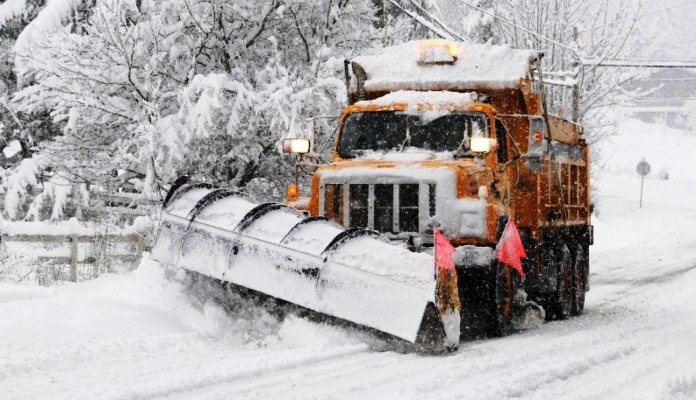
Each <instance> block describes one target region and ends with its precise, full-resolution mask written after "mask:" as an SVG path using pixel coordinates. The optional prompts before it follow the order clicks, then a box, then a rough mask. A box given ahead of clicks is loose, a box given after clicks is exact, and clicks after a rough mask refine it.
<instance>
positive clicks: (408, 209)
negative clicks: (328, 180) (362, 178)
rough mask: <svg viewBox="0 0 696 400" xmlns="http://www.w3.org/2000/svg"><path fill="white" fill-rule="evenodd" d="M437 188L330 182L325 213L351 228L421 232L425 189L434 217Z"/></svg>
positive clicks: (326, 215)
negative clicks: (420, 222)
mask: <svg viewBox="0 0 696 400" xmlns="http://www.w3.org/2000/svg"><path fill="white" fill-rule="evenodd" d="M435 189H436V187H435V184H427V185H420V184H418V183H401V184H326V185H324V207H323V214H324V216H325V217H327V218H329V219H332V220H334V221H336V222H338V223H339V224H341V225H343V226H346V227H350V228H372V229H375V230H378V231H380V232H391V233H401V232H418V231H419V226H420V224H419V220H420V216H421V201H420V199H421V190H423V191H426V192H427V193H423V195H424V196H427V210H424V211H425V213H424V214H427V216H434V215H435V213H436V207H435V199H436V197H435ZM346 195H347V198H346ZM346 206H347V210H346V209H345V208H346ZM345 221H348V224H346V223H345Z"/></svg>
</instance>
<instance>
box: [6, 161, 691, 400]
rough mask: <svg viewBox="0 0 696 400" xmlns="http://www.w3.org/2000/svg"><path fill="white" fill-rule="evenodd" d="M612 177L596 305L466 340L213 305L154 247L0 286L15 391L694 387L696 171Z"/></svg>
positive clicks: (596, 260)
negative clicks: (87, 269)
mask: <svg viewBox="0 0 696 400" xmlns="http://www.w3.org/2000/svg"><path fill="white" fill-rule="evenodd" d="M639 188H640V180H639V178H638V177H637V176H635V173H633V174H630V173H626V172H625V171H608V172H605V173H604V174H603V176H602V178H601V179H600V180H599V182H598V187H597V189H598V190H597V191H596V193H597V207H596V209H595V212H596V216H595V218H594V224H595V245H594V246H593V247H592V248H591V258H592V259H591V269H592V275H591V282H592V284H591V285H592V286H591V291H590V292H589V293H588V297H587V304H586V312H585V314H584V315H583V316H581V317H578V318H574V319H570V320H567V321H560V322H552V323H546V324H544V325H543V326H541V327H540V328H537V329H534V330H529V331H524V332H517V333H515V334H513V335H511V336H509V337H506V338H502V339H491V340H473V341H468V342H465V343H462V344H461V346H460V349H459V351H458V352H456V353H454V354H450V355H445V356H424V355H419V354H411V353H405V352H402V351H399V349H397V348H394V347H393V346H392V345H390V344H387V343H384V342H382V341H381V340H379V339H376V338H374V337H372V336H370V335H369V334H368V333H365V332H361V331H353V330H350V329H348V328H343V327H335V326H326V325H319V324H316V323H313V322H309V321H306V320H304V319H300V318H296V317H290V318H288V319H286V320H285V321H283V322H278V321H276V320H275V319H274V318H272V317H270V316H269V315H268V314H266V313H265V312H264V311H262V310H261V309H259V308H249V309H243V310H240V311H238V312H236V313H234V314H233V315H229V314H226V313H225V312H224V311H223V310H222V309H221V308H220V307H218V306H215V305H212V304H206V305H201V304H199V303H197V302H196V300H195V299H194V298H193V297H192V296H190V295H187V294H185V293H184V291H183V289H182V287H181V285H180V284H179V283H177V282H174V281H169V280H167V279H165V278H164V273H163V271H162V269H161V268H160V266H159V265H158V264H157V263H156V262H153V261H149V260H145V261H144V262H143V263H142V265H141V266H140V268H139V269H138V270H136V271H135V272H133V273H131V274H128V275H106V276H102V277H101V278H99V279H97V280H94V281H89V282H83V283H79V284H70V283H65V284H62V285H59V286H55V287H50V288H44V287H37V286H29V285H14V284H8V283H0V399H143V398H171V399H192V398H193V399H261V398H263V399H265V398H276V399H293V398H296V399H330V398H336V399H383V398H387V399H389V398H393V399H423V398H433V399H509V398H515V399H558V398H563V399H618V398H630V399H694V398H696V290H695V289H694V288H695V287H696V181H694V180H693V179H692V180H688V179H686V180H684V179H681V180H676V179H670V180H659V179H648V180H646V182H645V197H644V206H643V208H640V209H639V208H638V194H639Z"/></svg>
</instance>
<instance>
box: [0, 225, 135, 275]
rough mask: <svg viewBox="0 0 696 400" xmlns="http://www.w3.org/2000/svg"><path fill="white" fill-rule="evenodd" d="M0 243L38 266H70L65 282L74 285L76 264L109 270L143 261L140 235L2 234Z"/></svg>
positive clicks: (133, 266)
mask: <svg viewBox="0 0 696 400" xmlns="http://www.w3.org/2000/svg"><path fill="white" fill-rule="evenodd" d="M0 242H2V243H3V244H4V245H5V246H6V247H18V248H22V249H24V251H31V253H32V254H31V258H32V259H35V260H36V262H37V263H39V264H47V263H48V264H52V265H69V268H70V272H69V278H68V280H69V281H71V282H76V281H77V271H78V265H95V264H97V263H101V264H102V265H106V269H107V271H110V270H111V267H110V266H111V264H112V263H126V264H130V265H132V268H135V267H136V266H137V265H138V263H139V262H140V259H141V258H142V254H143V242H144V238H143V236H141V235H139V234H126V235H120V234H106V235H104V234H97V235H76V234H72V235H50V234H14V235H7V234H3V235H2V236H0ZM13 245H14V246H13ZM27 249H28V250H27Z"/></svg>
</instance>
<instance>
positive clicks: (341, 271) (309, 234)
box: [151, 184, 459, 349]
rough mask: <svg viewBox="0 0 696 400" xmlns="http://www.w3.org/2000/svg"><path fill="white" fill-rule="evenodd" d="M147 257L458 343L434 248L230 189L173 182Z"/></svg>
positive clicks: (393, 330) (424, 338)
mask: <svg viewBox="0 0 696 400" xmlns="http://www.w3.org/2000/svg"><path fill="white" fill-rule="evenodd" d="M151 257H152V258H153V259H155V260H157V261H159V262H160V263H163V264H168V265H171V266H174V267H177V268H184V269H186V270H189V271H193V272H196V273H200V274H202V275H205V276H208V277H211V278H214V279H218V280H220V281H222V282H229V283H232V284H235V285H239V286H242V287H244V288H248V289H251V290H254V291H257V292H260V293H263V294H265V295H269V296H272V297H275V298H278V299H281V300H283V301H286V302H289V303H293V304H296V305H299V306H301V307H304V308H307V309H310V310H313V311H315V312H318V313H321V314H325V315H328V316H331V317H335V318H339V319H342V320H346V321H349V322H352V323H355V324H358V325H362V326H366V327H369V328H372V329H375V330H377V331H381V332H384V333H387V334H389V335H392V336H395V337H398V338H401V339H403V340H405V341H408V342H410V343H415V344H419V343H420V344H425V345H426V346H428V347H430V348H436V347H437V348H445V347H447V348H449V349H451V348H453V347H456V344H457V343H458V342H459V337H458V334H457V337H456V339H455V338H453V337H450V338H447V337H446V336H445V331H446V330H445V328H444V326H443V322H442V318H440V316H439V315H438V311H437V307H436V306H435V304H437V300H436V298H435V297H436V290H435V287H436V282H435V277H434V273H433V271H434V267H433V258H432V256H430V255H427V254H423V253H412V252H410V251H408V250H407V249H404V248H401V247H398V246H394V245H392V244H390V243H388V242H387V241H386V239H383V237H382V236H381V235H379V234H378V233H377V232H375V231H370V230H364V229H347V230H345V229H343V228H342V227H340V226H339V225H337V224H335V223H334V222H331V221H329V220H327V219H325V218H323V217H307V216H305V215H304V214H302V213H301V212H300V211H298V210H296V209H294V208H292V207H288V206H285V205H282V204H277V203H264V204H256V203H254V202H253V201H251V200H250V199H249V198H248V197H246V196H245V195H243V194H241V193H239V192H236V191H232V190H227V189H218V188H215V187H213V186H211V185H208V184H192V185H188V184H186V185H182V186H180V187H176V186H175V187H173V188H172V190H171V191H170V193H169V194H168V195H167V199H166V200H165V204H164V208H163V212H162V221H161V225H160V229H159V232H158V237H157V242H156V244H155V246H154V248H153V250H152V255H151ZM448 331H452V330H451V329H448ZM457 333H458V329H457Z"/></svg>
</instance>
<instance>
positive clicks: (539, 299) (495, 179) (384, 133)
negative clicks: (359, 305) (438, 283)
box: [284, 40, 593, 336]
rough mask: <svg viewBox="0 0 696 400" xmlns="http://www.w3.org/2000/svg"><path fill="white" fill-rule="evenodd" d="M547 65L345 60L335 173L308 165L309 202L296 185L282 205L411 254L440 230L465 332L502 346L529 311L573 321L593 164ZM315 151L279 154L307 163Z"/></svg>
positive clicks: (580, 291)
mask: <svg viewBox="0 0 696 400" xmlns="http://www.w3.org/2000/svg"><path fill="white" fill-rule="evenodd" d="M542 56H543V55H540V54H538V53H536V52H533V51H524V50H514V49H511V48H509V47H502V46H500V47H499V46H481V45H474V44H468V43H461V42H451V41H444V40H428V41H413V42H408V43H405V44H402V45H397V46H394V47H390V48H385V49H382V50H381V51H380V52H378V53H376V54H374V55H370V56H360V57H357V58H355V59H354V60H352V61H350V62H349V61H346V63H345V65H346V73H345V79H346V86H347V87H348V106H347V107H345V109H344V110H343V112H342V114H341V116H340V120H339V126H338V129H337V137H336V141H335V147H334V151H333V154H332V158H331V162H330V163H328V164H325V165H317V166H314V167H315V168H316V171H315V172H314V174H313V177H312V183H311V195H310V196H309V198H302V197H299V196H298V190H297V187H295V186H294V185H291V186H290V187H289V188H288V200H287V202H286V204H294V205H297V206H299V208H303V209H304V210H306V212H308V213H309V214H310V215H312V216H320V217H325V218H328V219H331V220H333V221H335V222H336V223H337V224H338V225H341V226H342V227H344V228H347V229H350V228H367V229H372V230H376V231H379V232H380V233H382V234H383V235H385V236H386V237H388V238H389V239H390V240H391V241H393V242H399V241H400V242H402V243H403V246H404V247H407V248H410V249H411V250H414V251H425V252H432V249H433V243H434V239H433V237H434V230H441V231H442V233H443V234H444V235H445V237H446V238H447V239H448V240H449V242H450V243H451V244H452V245H453V246H454V247H455V251H454V253H453V254H452V256H451V259H452V261H453V263H454V265H455V268H456V282H457V283H456V285H457V292H458V293H456V296H454V299H455V301H458V302H459V304H458V307H457V308H458V309H459V310H460V313H461V328H460V329H461V331H462V332H465V331H467V330H472V331H474V332H482V333H484V334H486V335H494V336H501V335H505V334H507V333H509V332H510V331H511V329H512V328H513V317H514V316H515V315H516V313H519V311H521V310H522V309H524V307H525V306H527V307H528V306H529V305H530V304H533V305H535V306H536V304H539V305H542V306H543V310H544V311H545V315H546V317H547V318H553V319H565V318H568V317H569V316H572V315H579V314H580V313H582V311H583V307H584V301H585V293H586V292H587V291H588V290H589V281H588V277H589V251H588V250H589V246H590V245H591V244H592V240H593V238H592V233H593V230H592V225H591V221H590V214H591V205H590V191H589V189H590V185H589V158H588V157H589V155H588V153H589V152H588V148H587V143H586V141H585V140H584V139H583V130H582V127H581V126H579V125H578V124H576V123H573V122H570V121H567V120H564V119H562V118H560V117H557V116H554V115H549V114H548V113H547V111H546V106H545V98H544V81H543V74H542V71H541V67H540V59H541V57H542ZM576 90H577V89H576ZM306 136H311V134H308V135H306ZM311 141H312V138H311V137H304V138H302V137H301V138H293V139H286V140H285V143H284V147H285V149H287V150H288V151H289V152H293V151H292V150H293V149H295V150H296V151H294V152H295V153H304V152H307V153H308V154H307V155H309V156H310V158H311ZM298 150H299V151H298ZM302 165H303V164H302V163H300V166H302ZM305 165H309V163H306V164H305ZM520 243H521V246H519V244H520ZM515 245H517V246H515ZM515 247H517V251H514V248H515ZM520 247H521V248H522V249H523V252H521V251H519V248H520ZM510 249H513V250H510ZM511 251H512V254H511ZM506 252H507V254H502V253H506ZM503 261H506V262H503ZM438 290H439V289H438ZM446 297H447V296H446ZM448 298H450V299H451V298H452V296H449V297H448ZM537 309H538V308H537ZM544 311H541V314H542V315H544Z"/></svg>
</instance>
